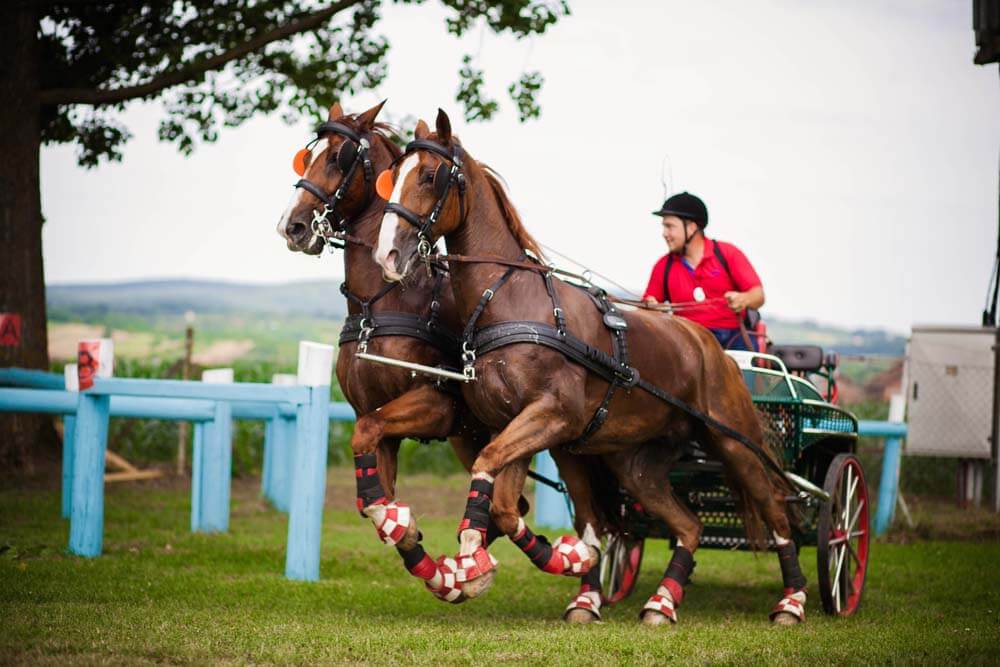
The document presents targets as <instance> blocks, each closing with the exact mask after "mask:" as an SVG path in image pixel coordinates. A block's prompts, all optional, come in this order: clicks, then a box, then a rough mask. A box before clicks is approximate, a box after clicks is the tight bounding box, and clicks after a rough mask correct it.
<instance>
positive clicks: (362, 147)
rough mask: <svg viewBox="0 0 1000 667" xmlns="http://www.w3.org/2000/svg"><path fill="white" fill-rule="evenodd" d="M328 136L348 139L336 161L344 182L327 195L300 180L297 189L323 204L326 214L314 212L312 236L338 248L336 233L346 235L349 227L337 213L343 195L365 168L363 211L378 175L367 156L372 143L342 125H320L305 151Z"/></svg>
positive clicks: (313, 185) (334, 123) (369, 199)
mask: <svg viewBox="0 0 1000 667" xmlns="http://www.w3.org/2000/svg"><path fill="white" fill-rule="evenodd" d="M329 132H332V133H333V134H339V135H340V136H342V137H344V138H345V139H346V141H344V143H343V144H341V146H340V150H338V151H337V155H336V157H335V158H334V162H335V163H336V165H337V168H338V169H339V170H340V171H341V173H342V174H344V176H343V178H341V179H340V184H339V185H338V186H337V189H336V190H334V191H333V193H332V194H329V195H328V194H327V193H326V192H324V191H323V189H322V188H321V187H319V186H318V185H316V184H315V183H313V182H312V181H310V180H308V179H306V178H300V179H299V181H298V182H297V183H296V184H295V187H296V188H302V189H303V190H305V191H306V192H308V193H309V194H311V195H313V196H314V197H316V198H317V199H319V200H320V201H321V202H323V210H322V211H314V212H313V219H312V232H313V234H316V235H317V236H321V237H323V239H325V240H326V242H327V243H329V244H330V245H335V246H336V245H337V244H336V243H335V241H334V232H346V231H348V227H349V226H350V223H349V222H348V221H347V218H346V216H344V215H343V214H342V213H341V212H340V211H338V210H337V209H338V207H339V205H340V202H341V201H342V200H343V198H344V194H345V193H346V192H347V190H348V188H350V187H351V183H353V182H354V175H355V173H357V171H358V166H359V165H360V166H361V167H362V169H363V171H364V179H365V191H366V192H365V202H364V204H362V206H361V208H362V209H363V208H364V207H365V206H367V205H368V204H369V203H370V202H371V199H372V196H373V195H374V192H375V191H374V185H373V181H374V177H375V174H374V169H373V167H372V162H371V158H370V157H369V155H368V150H369V149H370V148H371V142H370V141H369V140H368V139H366V138H364V137H362V136H361V135H360V134H358V133H357V132H355V131H354V130H353V129H352V128H350V127H348V126H347V125H344V124H343V123H337V122H326V123H323V124H322V125H320V126H319V127H318V128H316V138H315V139H313V140H312V141H310V142H309V144H307V146H306V148H312V146H313V145H314V144H315V143H316V142H318V141H320V140H321V139H322V138H323V136H324V135H325V134H327V133H329ZM331 215H332V216H333V223H332V224H331V222H330V220H328V219H327V218H329V217H330V216H331ZM338 247H342V246H338Z"/></svg>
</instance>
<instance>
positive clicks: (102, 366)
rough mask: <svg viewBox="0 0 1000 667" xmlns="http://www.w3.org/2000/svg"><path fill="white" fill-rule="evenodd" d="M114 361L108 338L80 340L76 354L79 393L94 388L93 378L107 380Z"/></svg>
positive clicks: (112, 345)
mask: <svg viewBox="0 0 1000 667" xmlns="http://www.w3.org/2000/svg"><path fill="white" fill-rule="evenodd" d="M114 361H115V346H114V343H113V342H112V341H111V339H110V338H96V339H92V340H81V341H80V343H79V346H78V347H77V352H76V364H77V374H78V377H79V379H80V391H83V390H85V389H90V388H91V387H93V386H94V378H95V377H101V378H109V377H111V370H112V368H113V366H114Z"/></svg>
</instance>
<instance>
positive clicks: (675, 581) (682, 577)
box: [606, 444, 702, 625]
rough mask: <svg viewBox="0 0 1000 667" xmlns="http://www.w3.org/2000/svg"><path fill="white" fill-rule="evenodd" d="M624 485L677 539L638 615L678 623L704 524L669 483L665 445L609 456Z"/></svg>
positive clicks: (648, 620) (653, 621)
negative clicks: (668, 560)
mask: <svg viewBox="0 0 1000 667" xmlns="http://www.w3.org/2000/svg"><path fill="white" fill-rule="evenodd" d="M606 460H607V462H608V465H610V466H611V468H612V469H613V470H614V471H615V474H616V476H617V477H618V479H619V480H620V481H621V484H622V486H624V487H625V490H626V491H628V492H629V494H631V495H632V496H633V497H634V498H635V499H636V500H638V501H639V502H640V503H642V506H643V508H644V509H645V510H646V511H647V512H649V513H650V514H652V515H653V516H655V517H657V518H659V519H661V520H662V521H663V522H664V523H665V524H666V525H667V528H668V529H669V530H670V532H671V534H672V535H673V536H674V537H675V538H676V539H677V545H676V546H675V547H674V553H673V556H672V557H671V559H670V563H669V564H668V565H667V569H666V572H664V574H663V579H662V580H661V581H660V585H659V586H658V587H657V588H656V593H654V594H653V595H652V596H650V598H649V599H648V600H647V601H646V604H645V605H644V606H643V608H642V611H640V612H639V618H640V619H641V620H642V622H643V623H644V624H646V625H665V624H668V623H669V624H673V623H676V622H677V608H678V607H679V606H680V604H681V601H682V600H683V599H684V587H685V586H686V585H687V583H688V581H689V579H690V577H691V573H692V572H693V571H694V566H695V562H694V553H695V551H697V550H698V544H699V542H700V540H701V531H702V523H701V520H700V519H698V517H697V515H695V513H694V512H692V511H691V509H690V508H689V507H688V506H687V505H685V504H684V503H682V502H681V501H680V499H678V498H677V495H676V494H675V493H674V490H673V488H672V487H671V486H670V466H671V463H672V462H671V460H670V459H669V458H667V457H666V456H665V455H664V452H663V450H662V448H660V447H658V446H657V445H655V444H648V445H645V446H643V447H642V448H640V449H639V450H637V451H634V452H629V453H625V454H621V455H617V456H609V457H607V459H606Z"/></svg>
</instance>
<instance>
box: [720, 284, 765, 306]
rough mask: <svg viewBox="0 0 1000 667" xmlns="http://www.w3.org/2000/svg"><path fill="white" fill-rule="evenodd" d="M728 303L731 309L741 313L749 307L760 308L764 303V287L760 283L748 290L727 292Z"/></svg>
mask: <svg viewBox="0 0 1000 667" xmlns="http://www.w3.org/2000/svg"><path fill="white" fill-rule="evenodd" d="M724 296H725V297H726V305H727V306H729V308H730V310H732V311H733V312H735V313H739V312H741V311H743V310H746V309H747V308H760V307H761V306H763V305H764V288H763V287H761V286H760V285H757V286H756V287H751V288H750V289H748V290H747V291H746V292H736V291H730V292H726V293H725V295H724Z"/></svg>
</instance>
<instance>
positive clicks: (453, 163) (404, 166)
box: [375, 109, 467, 281]
mask: <svg viewBox="0 0 1000 667" xmlns="http://www.w3.org/2000/svg"><path fill="white" fill-rule="evenodd" d="M435 130H436V131H435V132H431V131H430V128H428V126H427V123H425V122H424V121H423V120H421V121H419V122H417V127H416V129H415V130H414V133H413V134H414V137H415V139H414V141H412V142H410V143H409V144H408V145H407V147H406V150H405V152H404V153H403V159H402V160H401V161H398V162H397V164H396V165H395V166H394V168H393V169H391V170H386V171H384V172H382V173H381V174H380V175H379V178H378V184H377V187H376V189H377V191H378V194H379V196H380V197H382V198H383V199H385V200H386V201H387V202H389V203H388V204H387V205H386V211H385V214H384V216H383V218H382V228H381V230H380V232H379V239H378V245H377V246H376V248H375V260H376V261H377V262H378V263H379V264H380V265H381V267H382V274H383V277H384V278H385V279H386V280H389V281H399V280H402V279H403V278H404V277H405V276H406V274H407V273H408V272H409V271H410V269H411V268H412V267H413V266H414V264H415V263H416V261H415V260H417V259H418V258H420V257H426V256H427V254H429V253H430V250H431V248H432V247H433V246H434V243H435V242H436V241H437V240H438V239H439V238H441V237H443V236H447V235H448V234H451V233H452V232H454V231H455V230H456V229H457V228H458V227H459V226H460V225H461V224H462V223H463V222H464V217H465V212H466V202H465V189H466V178H467V172H466V166H467V164H466V154H465V151H464V150H463V149H462V147H461V144H460V143H459V142H458V140H457V138H456V137H454V136H453V135H452V133H451V121H450V120H449V119H448V115H447V114H446V113H445V112H444V111H442V110H440V109H438V115H437V122H436V128H435ZM401 222H402V223H403V224H400V223H401Z"/></svg>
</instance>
